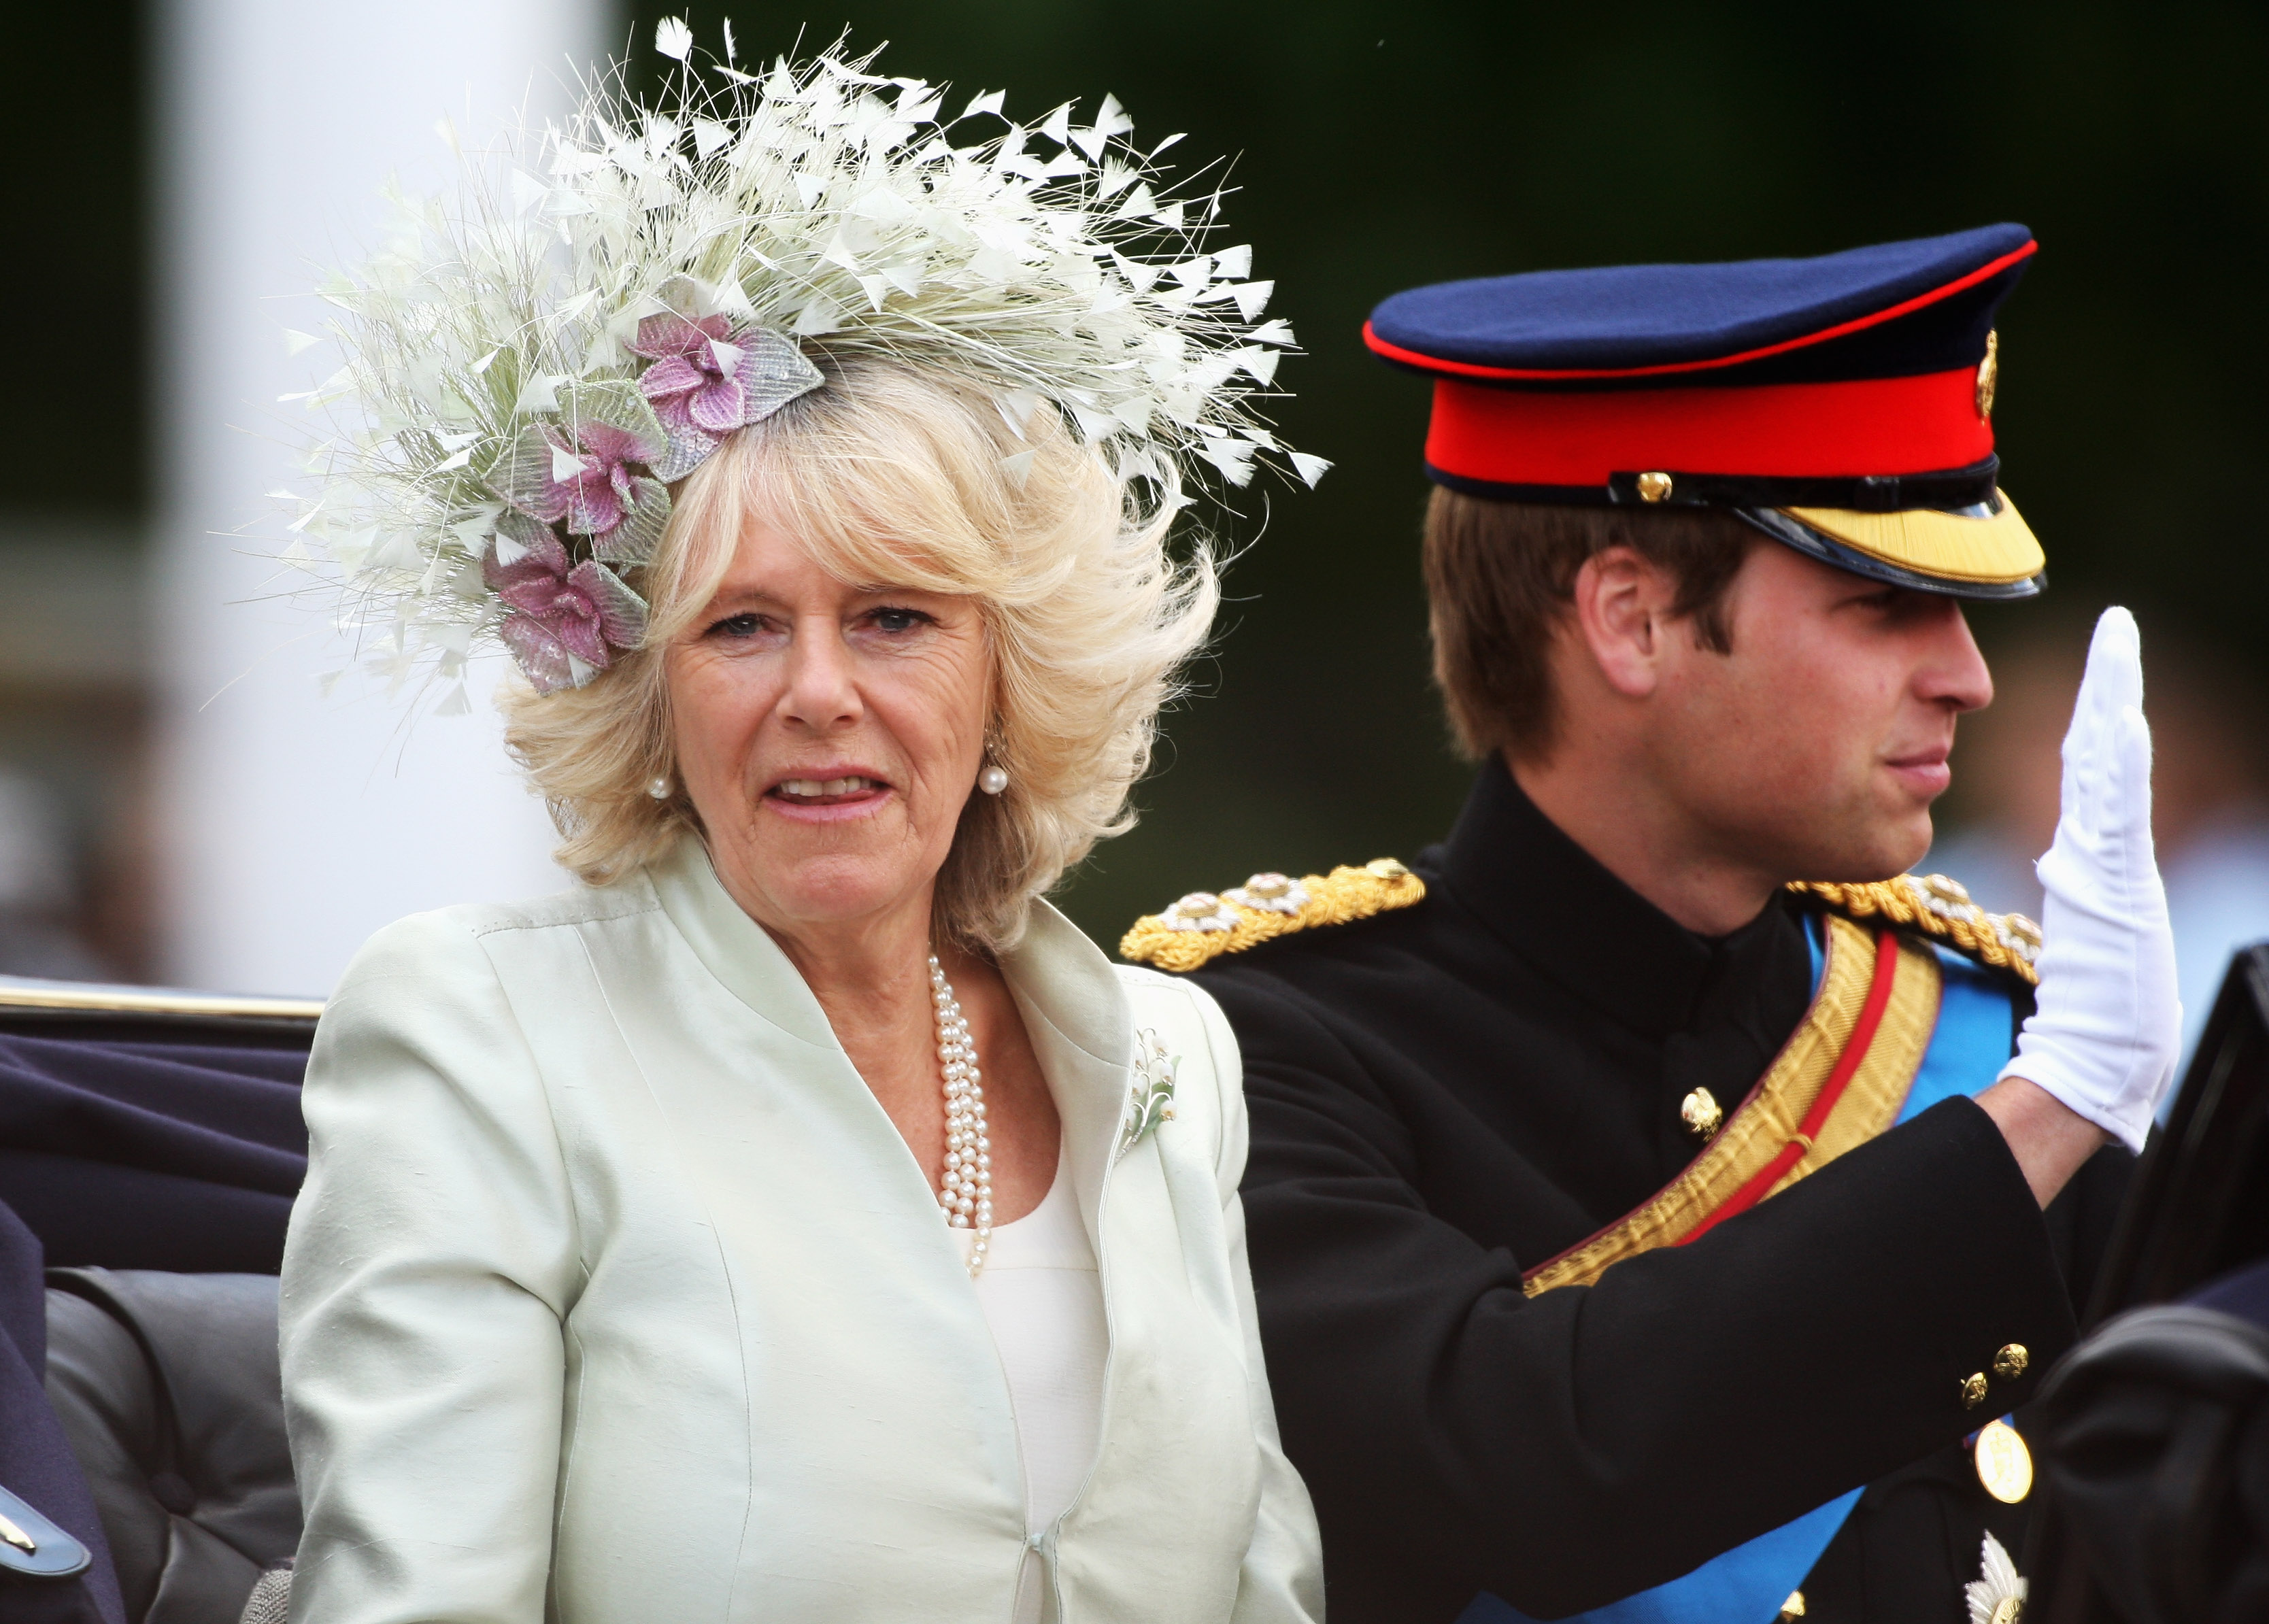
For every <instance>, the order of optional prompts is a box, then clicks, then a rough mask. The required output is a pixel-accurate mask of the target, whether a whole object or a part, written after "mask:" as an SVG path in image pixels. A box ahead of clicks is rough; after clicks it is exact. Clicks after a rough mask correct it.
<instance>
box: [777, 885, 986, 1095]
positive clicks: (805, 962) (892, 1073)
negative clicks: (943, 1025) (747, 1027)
mask: <svg viewBox="0 0 2269 1624" xmlns="http://www.w3.org/2000/svg"><path fill="white" fill-rule="evenodd" d="M929 924H930V921H929V908H928V898H927V897H924V898H922V899H921V903H920V905H919V906H918V907H917V906H911V905H910V906H904V907H900V908H898V909H894V910H892V911H891V913H890V914H888V915H886V916H883V917H880V918H876V919H860V920H842V921H830V922H829V923H828V924H826V925H825V926H817V927H813V926H789V927H781V926H772V925H766V926H765V931H766V933H767V934H770V935H771V937H772V940H773V941H776V942H778V943H779V944H780V951H782V952H783V953H785V954H787V956H788V962H789V963H792V964H794V965H795V968H796V973H797V974H799V975H801V976H802V978H803V982H804V985H806V986H808V987H809V988H810V989H811V993H812V996H813V997H815V998H817V1000H819V1007H820V1008H821V1009H823V1010H824V1011H825V1012H826V1015H827V1023H828V1025H829V1026H830V1027H831V1028H833V1029H834V1032H835V1037H836V1040H837V1041H838V1042H839V1043H840V1044H841V1045H843V1049H844V1052H845V1053H846V1054H848V1055H849V1056H850V1057H851V1063H852V1064H853V1065H854V1066H855V1067H858V1068H859V1074H860V1075H861V1076H862V1077H864V1078H865V1079H866V1080H867V1081H868V1086H869V1087H871V1088H873V1089H874V1090H875V1091H876V1094H877V1095H879V1096H882V1097H883V1103H884V1104H886V1105H888V1104H891V1096H893V1094H895V1093H896V1092H897V1091H898V1089H900V1088H920V1089H935V1081H936V1080H935V1077H934V1076H933V1075H932V1073H933V1072H934V1071H935V1067H934V1065H932V1064H931V1063H930V1062H931V1051H932V1049H933V1048H934V1047H935V1044H936V1032H935V1015H934V1014H933V1013H932V1009H931V1004H930V995H929V956H930V934H929ZM951 973H952V968H951V966H950V965H949V966H948V968H947V974H948V975H950V974H951Z"/></svg>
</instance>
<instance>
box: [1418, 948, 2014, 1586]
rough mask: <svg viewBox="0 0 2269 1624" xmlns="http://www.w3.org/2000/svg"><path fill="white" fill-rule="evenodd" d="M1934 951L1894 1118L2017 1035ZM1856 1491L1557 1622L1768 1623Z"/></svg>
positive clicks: (1964, 1081) (2000, 987) (1972, 1072)
mask: <svg viewBox="0 0 2269 1624" xmlns="http://www.w3.org/2000/svg"><path fill="white" fill-rule="evenodd" d="M1820 932H1821V926H1820V921H1819V920H1818V919H1816V918H1815V919H1811V920H1809V921H1807V935H1808V936H1809V938H1810V940H1811V942H1812V981H1813V987H1814V992H1815V993H1816V992H1817V991H1818V989H1819V985H1820V977H1821V973H1822V971H1823V970H1824V969H1825V968H1826V966H1827V962H1828V961H1827V950H1826V945H1825V943H1824V942H1823V941H1822V937H1821V934H1820ZM1932 950H1933V952H1935V953H1936V954H1937V955H1938V968H1939V973H1940V978H1941V980H1942V982H1943V985H1944V991H1943V992H1942V993H1940V1000H1939V1006H1938V1024H1937V1025H1936V1026H1935V1027H1934V1028H1933V1029H1932V1030H1931V1035H1930V1046H1929V1047H1928V1048H1926V1049H1925V1050H1924V1051H1923V1057H1922V1064H1921V1065H1919V1066H1918V1067H1916V1068H1915V1078H1914V1082H1913V1083H1912V1085H1911V1086H1910V1087H1909V1089H1908V1090H1907V1097H1906V1101H1905V1103H1904V1104H1902V1105H1901V1106H1900V1107H1899V1114H1898V1120H1899V1121H1901V1122H1904V1121H1905V1120H1906V1119H1907V1118H1910V1117H1913V1116H1916V1115H1918V1114H1919V1113H1921V1112H1923V1111H1928V1110H1929V1109H1930V1108H1931V1107H1932V1106H1933V1105H1935V1104H1938V1103H1939V1102H1940V1100H1945V1099H1951V1098H1953V1097H1954V1096H1955V1095H1957V1094H1977V1093H1979V1092H1981V1091H1982V1090H1984V1089H1986V1088H1987V1087H1989V1086H1991V1084H1992V1081H1993V1079H1994V1078H1995V1077H1996V1076H1998V1075H1999V1074H2000V1070H2001V1067H2003V1066H2004V1065H2005V1064H2007V1061H2008V1059H2009V1052H2010V1046H2011V1040H2012V1039H2013V1038H2014V1036H2015V1029H2014V1026H2013V1025H2012V1024H2011V1022H2010V1005H2009V993H2008V989H2007V985H2004V984H2002V983H2001V982H2000V981H1999V979H1998V978H1997V977H1996V975H1995V974H1994V972H1993V971H1989V970H1987V969H1985V968H1984V966H1983V965H1981V964H1977V963H1974V962H1972V961H1971V960H1970V959H1968V958H1965V957H1963V956H1962V955H1961V954H1959V953H1956V952H1955V951H1953V950H1952V949H1947V948H1941V947H1938V946H1937V945H1936V944H1935V943H1933V944H1932ZM1859 1494H1860V1491H1859V1489H1856V1488H1855V1489H1853V1490H1851V1492H1850V1493H1849V1494H1846V1495H1838V1496H1837V1498H1835V1499H1833V1500H1831V1501H1829V1502H1828V1503H1827V1504H1826V1505H1824V1506H1820V1507H1817V1508H1815V1509H1814V1510H1810V1511H1807V1512H1806V1513H1805V1514H1804V1515H1803V1516H1802V1517H1798V1518H1797V1519H1796V1520H1795V1521H1794V1522H1792V1523H1784V1524H1781V1525H1780V1526H1779V1527H1778V1528H1776V1529H1774V1530H1773V1531H1772V1532H1770V1533H1763V1534H1759V1535H1758V1536H1757V1537H1756V1538H1755V1539H1752V1540H1750V1541H1749V1542H1748V1544H1746V1545H1737V1546H1734V1547H1733V1549H1732V1550H1730V1551H1726V1552H1723V1553H1721V1554H1718V1555H1716V1556H1713V1557H1711V1559H1710V1560H1709V1561H1706V1562H1704V1563H1703V1564H1702V1565H1701V1566H1700V1567H1699V1568H1696V1569H1694V1570H1693V1571H1692V1572H1690V1573H1688V1574H1686V1575H1684V1576H1681V1577H1679V1578H1675V1579H1673V1580H1671V1581H1670V1582H1669V1583H1667V1584H1658V1585H1656V1586H1655V1587H1654V1588H1653V1589H1652V1590H1650V1591H1639V1592H1638V1593H1637V1595H1635V1596H1626V1597H1624V1598H1622V1600H1621V1601H1611V1602H1609V1603H1608V1605H1607V1606H1604V1607H1594V1608H1593V1609H1592V1610H1591V1611H1590V1612H1588V1613H1577V1614H1575V1615H1573V1616H1572V1617H1571V1618H1569V1619H1566V1620H1562V1621H1561V1624H1773V1620H1775V1619H1777V1618H1778V1617H1779V1616H1780V1609H1781V1604H1782V1603H1783V1602H1785V1601H1786V1600H1787V1599H1788V1597H1789V1592H1790V1591H1794V1590H1798V1589H1800V1588H1801V1587H1802V1585H1803V1583H1804V1579H1805V1576H1806V1575H1807V1574H1808V1573H1810V1572H1811V1571H1812V1569H1813V1564H1814V1563H1815V1562H1817V1561H1819V1560H1820V1557H1821V1554H1822V1552H1824V1551H1825V1550H1827V1548H1828V1543H1829V1540H1831V1539H1835V1538H1836V1534H1837V1530H1839V1529H1841V1528H1842V1527H1843V1526H1844V1518H1846V1517H1849V1516H1851V1508H1852V1507H1853V1506H1855V1505H1857V1504H1858V1503H1859ZM1458 1624H1536V1621H1535V1620H1533V1619H1531V1618H1530V1617H1529V1616H1528V1615H1527V1614H1526V1613H1523V1612H1521V1611H1519V1609H1518V1608H1516V1607H1513V1606H1510V1605H1509V1604H1507V1603H1505V1602H1504V1601H1500V1600H1499V1599H1498V1598H1497V1597H1496V1596H1494V1595H1492V1594H1490V1593H1489V1591H1482V1593H1481V1594H1480V1595H1478V1596H1476V1597H1474V1599H1473V1601H1472V1603H1471V1605H1469V1606H1467V1608H1466V1610H1465V1611H1464V1612H1463V1613H1460V1614H1459V1615H1458Z"/></svg>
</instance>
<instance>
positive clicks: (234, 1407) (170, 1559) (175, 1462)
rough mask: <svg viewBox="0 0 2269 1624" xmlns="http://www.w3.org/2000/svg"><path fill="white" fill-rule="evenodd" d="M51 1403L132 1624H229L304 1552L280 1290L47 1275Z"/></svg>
mask: <svg viewBox="0 0 2269 1624" xmlns="http://www.w3.org/2000/svg"><path fill="white" fill-rule="evenodd" d="M276 1292H277V1285H276V1277H275V1276H274V1275H272V1274H171V1273H158V1272H155V1271H150V1270H137V1269H122V1270H111V1269H99V1268H85V1269H53V1270H50V1271H49V1272H48V1376H47V1387H48V1401H49V1403H50V1404H52V1405H53V1406H54V1407H55V1414H56V1415H57V1416H58V1417H59V1418H60V1419H61V1420H62V1421H63V1429H64V1431H65V1433H66V1434H67V1435H68V1436H69V1437H70V1445H71V1450H72V1452H73V1453H74V1454H76V1455H77V1456H78V1460H79V1464H80V1465H81V1466H82V1467H83V1468H84V1470H85V1473H86V1477H87V1481H88V1483H89V1485H90V1487H92V1489H93V1491H94V1502H95V1507H96V1510H98V1511H99V1513H100V1516H101V1519H102V1531H103V1534H104V1536H105V1538H106V1539H108V1541H109V1543H110V1554H111V1558H112V1561H113V1563H114V1565H115V1568H116V1569H117V1574H118V1585H119V1590H120V1592H121V1594H122V1598H123V1600H124V1602H125V1604H126V1616H127V1618H128V1620H129V1621H132V1624H237V1621H238V1620H239V1618H240V1616H241V1615H242V1614H243V1613H244V1610H245V1603H246V1600H247V1598H248V1597H249V1596H250V1595H251V1593H252V1590H253V1587H254V1585H255V1583H257V1582H258V1580H259V1578H260V1576H261V1574H262V1571H263V1570H264V1569H270V1568H275V1567H277V1566H280V1565H282V1564H284V1563H285V1562H287V1561H289V1560H290V1558H291V1556H292V1552H293V1550H294V1549H295V1548H296V1547H297V1546H298V1545H299V1495H298V1494H297V1492H296V1491H295V1489H294V1488H293V1487H292V1459H291V1456H290V1453H289V1452H288V1451H287V1450H286V1448H285V1441H284V1405H283V1395H282V1384H281V1381H280V1378H279V1377H278V1374H277V1355H276V1305H277V1296H276Z"/></svg>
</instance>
